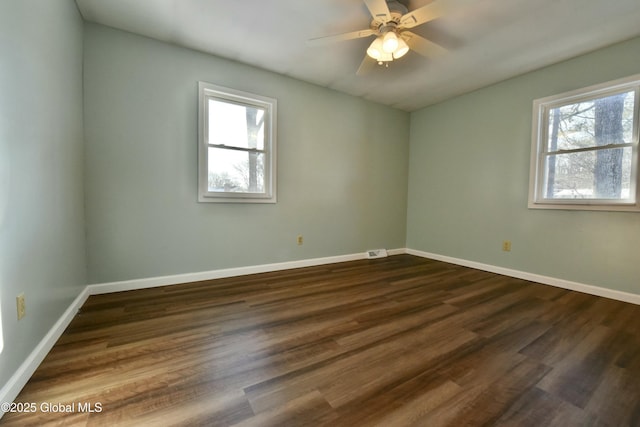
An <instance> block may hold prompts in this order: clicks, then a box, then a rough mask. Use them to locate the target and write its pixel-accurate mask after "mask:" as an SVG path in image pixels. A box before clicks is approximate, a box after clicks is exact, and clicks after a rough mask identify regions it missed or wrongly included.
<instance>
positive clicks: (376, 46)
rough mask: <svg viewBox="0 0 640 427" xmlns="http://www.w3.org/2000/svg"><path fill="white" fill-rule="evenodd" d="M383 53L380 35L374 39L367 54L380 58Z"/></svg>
mask: <svg viewBox="0 0 640 427" xmlns="http://www.w3.org/2000/svg"><path fill="white" fill-rule="evenodd" d="M382 54H383V50H382V38H381V37H378V38H377V39H375V40H374V41H373V43H371V45H370V46H369V48H368V49H367V55H369V56H370V57H371V58H373V59H376V60H378V59H380V58H381V57H382Z"/></svg>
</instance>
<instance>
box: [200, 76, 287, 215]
mask: <svg viewBox="0 0 640 427" xmlns="http://www.w3.org/2000/svg"><path fill="white" fill-rule="evenodd" d="M198 100H199V102H198V105H199V106H198V117H199V119H198V121H199V124H198V127H199V129H198V200H199V201H200V202H226V203H275V202H276V157H275V156H276V100H275V99H272V98H267V97H264V96H259V95H254V94H251V93H247V92H241V91H238V90H234V89H229V88H225V87H221V86H216V85H213V84H210V83H205V82H199V97H198Z"/></svg>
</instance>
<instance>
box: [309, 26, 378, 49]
mask: <svg viewBox="0 0 640 427" xmlns="http://www.w3.org/2000/svg"><path fill="white" fill-rule="evenodd" d="M373 34H374V32H373V30H371V29H366V30H360V31H352V32H350V33H344V34H337V35H335V36H327V37H317V38H315V39H310V40H307V44H308V45H311V46H313V45H320V44H326V43H333V42H340V41H344V40H353V39H360V38H362V37H369V36H371V35H373Z"/></svg>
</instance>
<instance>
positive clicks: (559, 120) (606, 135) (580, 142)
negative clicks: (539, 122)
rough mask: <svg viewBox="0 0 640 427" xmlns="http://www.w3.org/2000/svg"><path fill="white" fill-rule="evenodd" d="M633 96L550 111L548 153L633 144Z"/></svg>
mask: <svg viewBox="0 0 640 427" xmlns="http://www.w3.org/2000/svg"><path fill="white" fill-rule="evenodd" d="M634 104H635V92H634V91H629V92H625V93H619V94H615V95H609V96H606V97H602V98H596V99H591V100H587V101H583V102H578V103H575V104H569V105H563V106H560V107H556V108H550V109H549V128H548V129H547V150H548V151H549V152H553V151H556V150H572V149H577V148H588V147H595V146H602V145H608V144H624V143H629V142H631V141H632V137H633V112H634Z"/></svg>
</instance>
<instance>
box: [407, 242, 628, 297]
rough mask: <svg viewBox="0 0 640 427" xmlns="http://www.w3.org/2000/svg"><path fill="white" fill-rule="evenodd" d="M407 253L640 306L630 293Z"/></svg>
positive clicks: (493, 266)
mask: <svg viewBox="0 0 640 427" xmlns="http://www.w3.org/2000/svg"><path fill="white" fill-rule="evenodd" d="M406 253H407V254H409V255H415V256H419V257H422V258H429V259H433V260H436V261H443V262H448V263H451V264H457V265H461V266H464V267H470V268H475V269H477V270H483V271H489V272H491V273H497V274H502V275H503V276H510V277H515V278H517V279H524V280H529V281H531V282H536V283H542V284H544V285H551V286H555V287H558V288H563V289H569V290H572V291H578V292H583V293H585V294H590V295H597V296H599V297H605V298H610V299H614V300H618V301H623V302H628V303H631V304H637V305H640V295H638V294H632V293H630V292H623V291H616V290H614V289H608V288H601V287H599V286H594V285H587V284H584V283H578V282H572V281H569V280H564V279H558V278H555V277H549V276H543V275H540V274H534V273H529V272H526V271H520V270H512V269H510V268H505V267H498V266H495V265H490V264H483V263H480V262H475V261H469V260H465V259H460V258H453V257H449V256H445V255H438V254H433V253H429V252H422V251H417V250H414V249H407V250H406Z"/></svg>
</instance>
